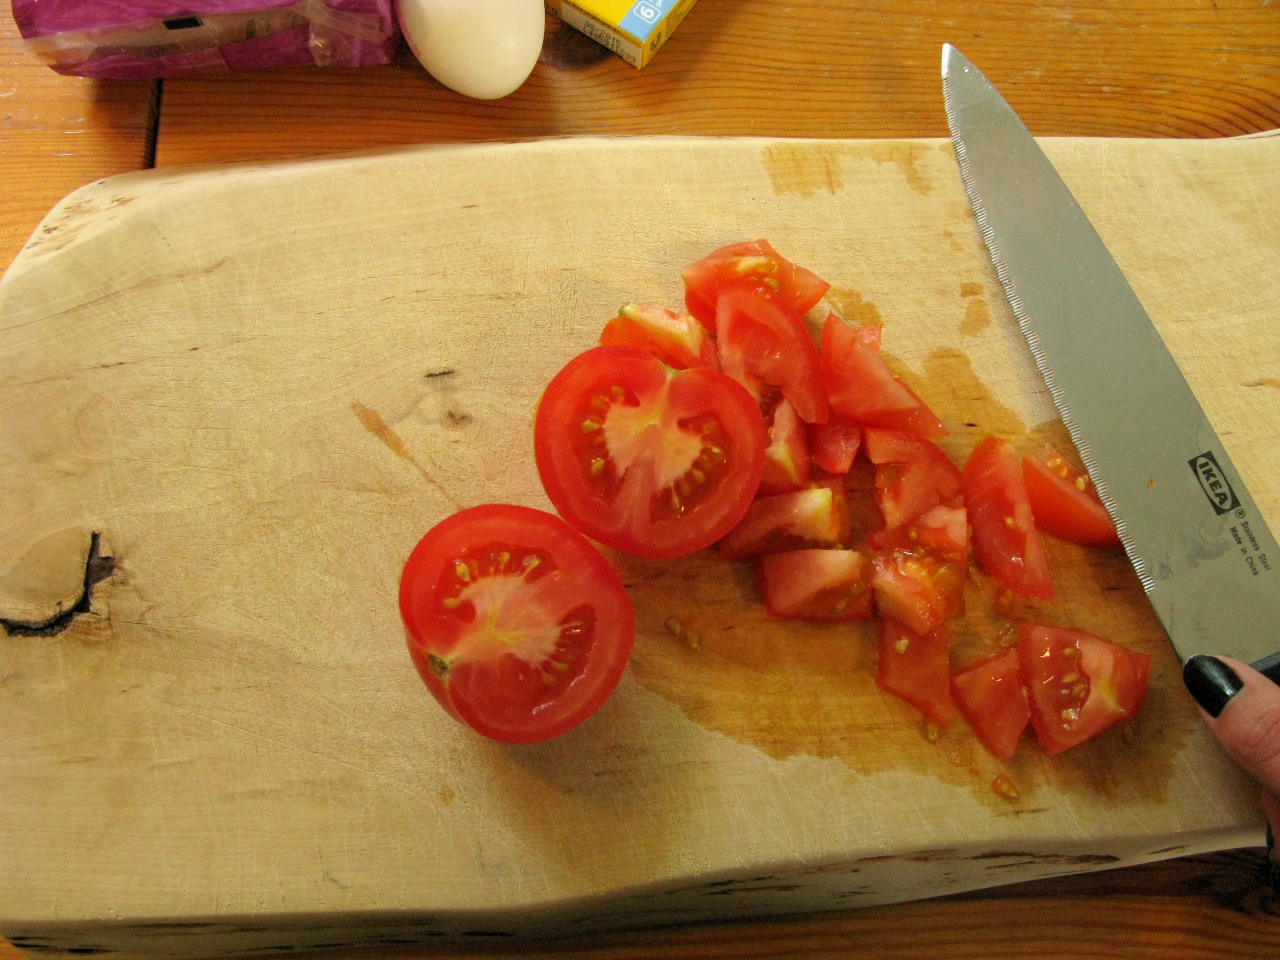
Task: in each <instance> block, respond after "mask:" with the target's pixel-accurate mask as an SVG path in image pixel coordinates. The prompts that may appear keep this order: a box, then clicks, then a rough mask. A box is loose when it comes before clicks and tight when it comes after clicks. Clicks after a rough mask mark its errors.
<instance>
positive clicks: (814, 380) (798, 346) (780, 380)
mask: <svg viewBox="0 0 1280 960" xmlns="http://www.w3.org/2000/svg"><path fill="white" fill-rule="evenodd" d="M716 347H717V352H718V357H719V360H720V369H721V370H723V371H724V372H725V373H727V374H728V375H729V376H731V377H733V378H734V379H735V380H737V381H738V382H739V383H741V384H742V385H743V386H744V387H746V389H747V391H748V392H749V393H751V394H752V395H753V396H754V397H755V398H756V401H757V402H759V403H762V404H764V405H766V406H767V405H768V404H769V403H770V402H771V397H770V396H769V395H770V393H774V392H780V393H781V394H782V396H783V397H785V398H786V399H787V400H789V401H790V402H791V405H792V406H793V407H795V410H796V413H797V414H798V415H799V417H800V419H801V420H803V421H804V422H805V423H823V422H825V421H826V420H827V418H828V417H829V416H830V404H829V403H828V401H827V393H826V389H825V386H824V383H823V379H822V362H821V359H820V358H819V356H818V348H817V346H816V345H815V344H814V342H813V337H811V336H810V335H809V331H808V329H807V328H806V327H805V325H804V320H803V319H802V317H801V316H800V315H799V314H795V313H791V312H788V311H787V310H786V309H785V308H783V307H781V306H779V305H778V304H777V303H776V302H775V301H774V300H773V299H772V298H770V297H768V296H765V295H763V294H762V293H761V292H760V291H759V290H757V289H752V288H749V287H744V286H741V285H738V286H734V285H727V286H724V287H722V288H721V290H720V293H719V296H718V298H717V300H716Z"/></svg>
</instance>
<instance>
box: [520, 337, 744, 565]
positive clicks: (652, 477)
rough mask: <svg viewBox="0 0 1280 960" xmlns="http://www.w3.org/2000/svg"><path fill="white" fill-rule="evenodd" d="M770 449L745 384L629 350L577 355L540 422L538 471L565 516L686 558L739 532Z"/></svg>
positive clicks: (614, 542) (642, 547) (636, 546)
mask: <svg viewBox="0 0 1280 960" xmlns="http://www.w3.org/2000/svg"><path fill="white" fill-rule="evenodd" d="M764 449H765V431H764V421H763V420H762V419H761V416H760V411H759V409H758V408H757V407H756V404H755V402H754V401H753V400H752V399H751V397H750V396H749V395H748V394H747V393H746V391H745V390H743V389H742V387H740V386H739V385H738V384H736V383H734V382H733V381H732V380H731V379H730V378H728V377H726V376H724V375H723V374H721V373H719V372H717V371H715V370H712V369H710V368H708V367H693V368H691V369H688V370H672V369H671V368H670V367H667V366H666V365H664V364H663V363H661V362H660V361H658V360H657V359H656V358H655V357H653V356H651V355H649V354H647V353H644V352H643V351H640V350H636V349H634V348H631V347H618V346H607V347H596V348H594V349H592V350H588V351H587V352H586V353H583V354H580V355H579V356H577V357H575V358H574V359H573V360H571V361H570V362H569V363H568V364H567V365H566V366H565V367H564V369H562V370H561V371H560V372H559V373H558V374H556V376H555V377H554V378H553V379H552V381H551V383H550V384H549V385H548V386H547V388H546V390H545V391H544V393H543V395H542V400H541V402H540V403H539V405H538V412H537V417H536V419H535V421H534V454H535V459H536V461H537V466H538V474H539V476H540V478H541V480H542V485H543V488H544V489H545V490H546V493H547V496H548V498H550V500H551V502H552V503H553V504H554V505H555V508H556V510H557V511H558V512H559V513H560V515H561V516H562V517H564V518H565V519H566V520H568V521H569V522H570V523H571V524H572V525H573V526H574V527H575V528H576V529H578V530H579V531H581V532H582V533H584V534H586V535H587V536H589V537H592V538H593V539H595V540H598V541H600V542H601V543H603V544H605V545H606V546H610V547H614V548H615V549H618V550H623V551H625V552H627V553H633V554H636V555H639V556H644V557H677V556H684V555H686V554H689V553H692V552H694V551H695V550H700V549H702V548H703V547H707V546H710V545H711V544H713V543H715V542H716V541H717V540H719V539H720V538H721V537H722V536H724V534H726V533H727V532H728V531H729V530H730V529H732V528H733V527H734V525H735V524H737V523H738V521H739V520H741V519H742V516H743V514H744V513H745V512H746V509H747V507H748V506H749V505H750V503H751V499H752V497H753V496H754V495H755V493H756V490H757V488H758V487H759V485H760V478H761V475H762V474H763V472H764Z"/></svg>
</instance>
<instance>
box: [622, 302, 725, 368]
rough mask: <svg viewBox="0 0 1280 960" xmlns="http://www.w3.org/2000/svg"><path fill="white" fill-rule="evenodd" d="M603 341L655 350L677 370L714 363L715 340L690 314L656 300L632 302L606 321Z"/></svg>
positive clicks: (654, 351) (656, 355)
mask: <svg viewBox="0 0 1280 960" xmlns="http://www.w3.org/2000/svg"><path fill="white" fill-rule="evenodd" d="M600 345H601V346H605V347H609V346H618V347H635V348H636V349H637V350H643V351H645V352H646V353H651V354H653V355H654V356H655V357H657V358H658V359H659V360H661V361H662V362H663V363H665V364H666V365H667V366H668V367H671V368H672V369H673V370H687V369H689V368H690V367H714V366H716V365H717V361H716V345H715V341H714V340H712V339H711V338H710V337H708V336H707V335H706V333H705V332H704V331H703V328H702V325H701V324H700V323H698V321H697V320H696V319H694V318H693V317H690V316H680V315H679V314H677V313H675V312H674V311H672V310H667V309H666V308H664V307H657V306H653V305H652V304H644V303H642V304H634V303H629V304H627V305H625V306H624V307H622V308H621V309H620V310H619V311H618V315H617V316H616V317H614V318H613V319H612V320H610V321H609V322H608V323H607V324H605V327H604V330H603V331H601V333H600Z"/></svg>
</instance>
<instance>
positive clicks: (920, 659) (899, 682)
mask: <svg viewBox="0 0 1280 960" xmlns="http://www.w3.org/2000/svg"><path fill="white" fill-rule="evenodd" d="M876 682H877V683H879V684H880V686H882V687H884V689H886V690H888V691H889V692H890V693H893V694H895V695H897V696H899V697H901V698H902V699H903V700H906V701H907V702H908V703H910V704H912V705H913V706H915V707H918V708H919V709H920V710H922V711H923V712H924V715H925V716H926V717H927V718H928V719H929V720H931V721H932V722H933V723H935V724H937V725H938V726H940V727H945V726H946V725H947V724H948V723H950V722H951V718H952V717H953V716H954V714H955V704H954V702H953V701H952V699H951V636H950V634H949V633H948V632H947V629H946V627H939V628H938V629H936V630H933V631H930V632H928V633H925V634H918V633H916V632H915V631H914V630H911V629H909V628H908V627H906V626H904V625H903V624H901V623H898V622H896V621H894V620H891V619H884V620H882V621H881V624H880V650H879V657H878V659H877V661H876Z"/></svg>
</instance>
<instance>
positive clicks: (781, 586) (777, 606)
mask: <svg viewBox="0 0 1280 960" xmlns="http://www.w3.org/2000/svg"><path fill="white" fill-rule="evenodd" d="M870 570H871V564H870V563H869V562H868V560H867V558H866V557H865V556H863V555H862V554H861V553H859V552H858V551H856V550H818V549H813V550H789V551H786V552H784V553H768V554H765V555H764V556H762V557H760V558H759V559H757V560H756V580H757V584H758V586H759V589H760V595H761V597H762V598H763V599H764V606H765V609H766V610H767V611H768V612H769V616H771V617H777V618H779V619H783V620H811V621H814V622H816V623H850V622H853V621H857V620H867V619H870V617H871V615H872V614H873V612H874V602H873V600H872V596H871V580H870Z"/></svg>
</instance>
